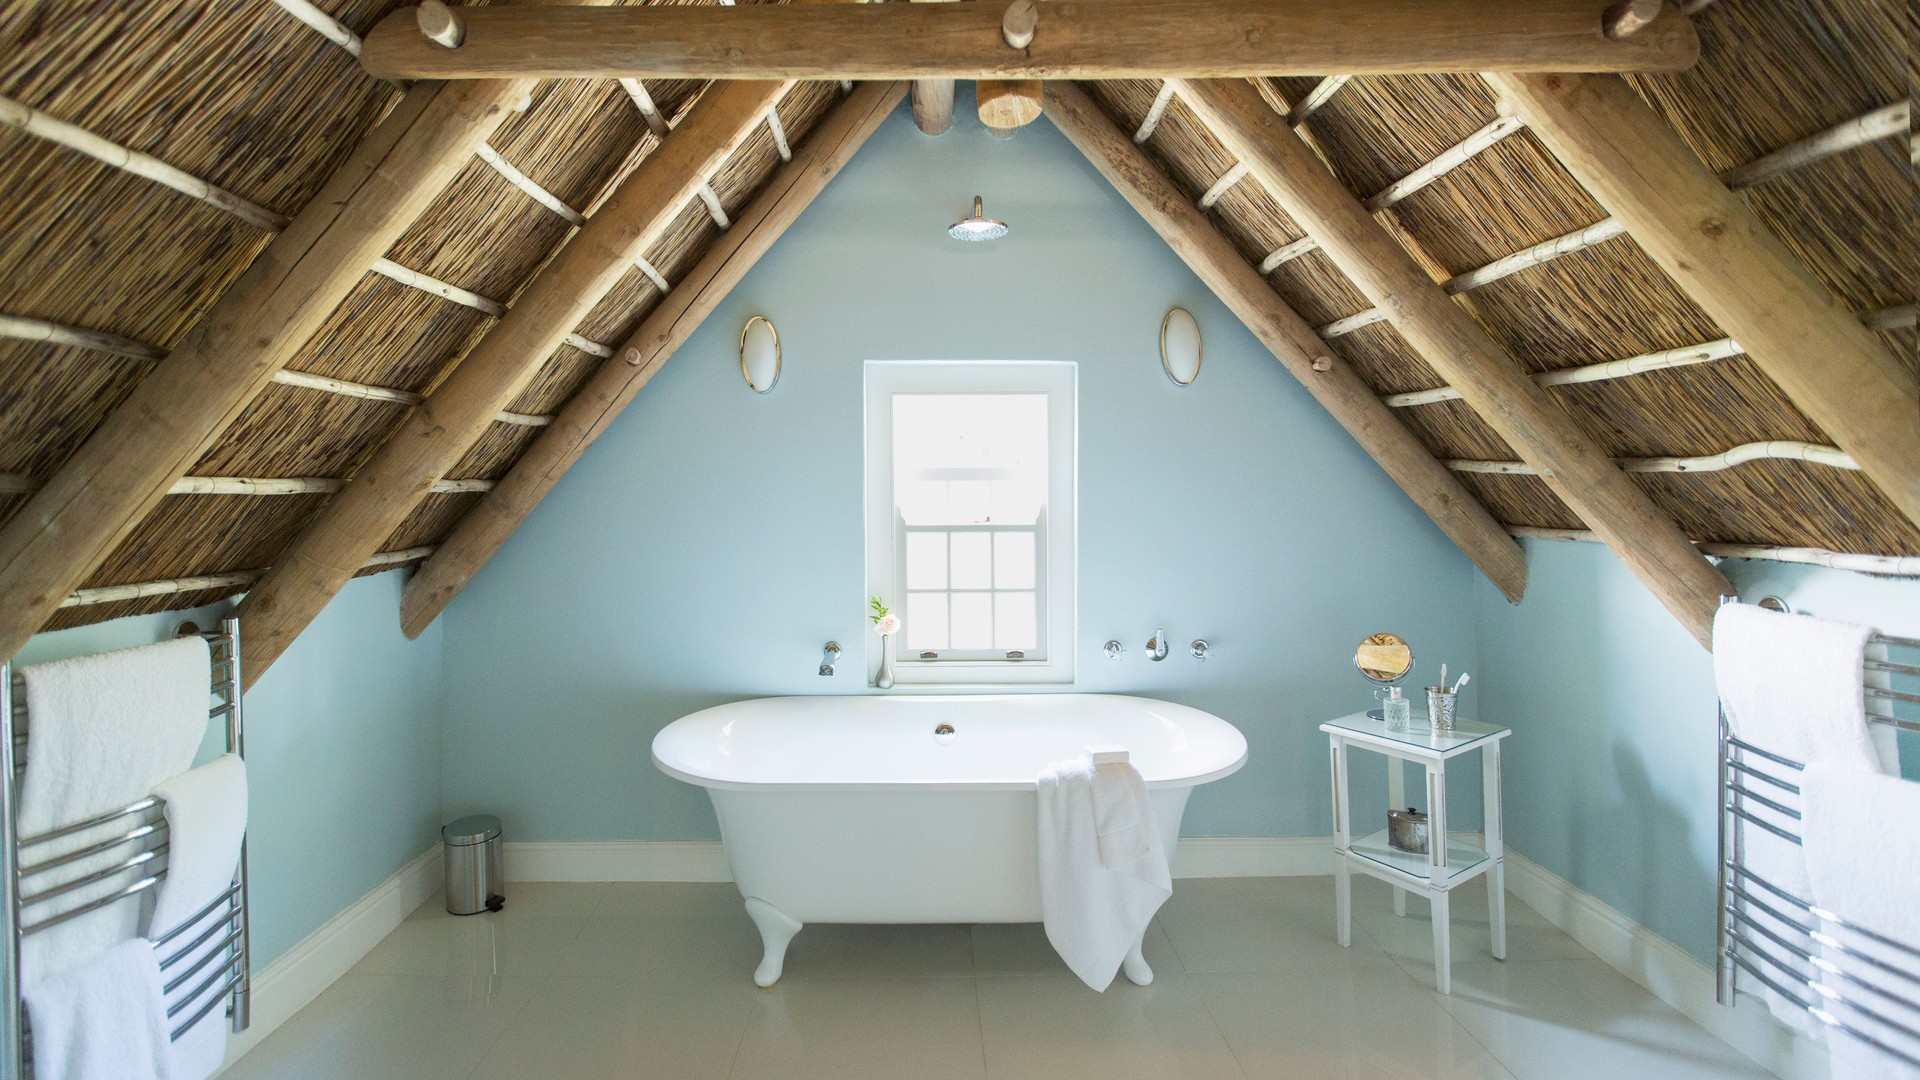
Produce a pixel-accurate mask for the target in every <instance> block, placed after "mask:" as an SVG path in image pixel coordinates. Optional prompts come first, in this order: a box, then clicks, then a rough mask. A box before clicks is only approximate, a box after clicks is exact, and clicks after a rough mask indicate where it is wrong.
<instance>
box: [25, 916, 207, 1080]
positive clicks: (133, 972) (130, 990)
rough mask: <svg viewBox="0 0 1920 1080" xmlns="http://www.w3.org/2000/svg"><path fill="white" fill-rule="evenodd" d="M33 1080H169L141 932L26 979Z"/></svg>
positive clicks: (162, 1025)
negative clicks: (46, 973)
mask: <svg viewBox="0 0 1920 1080" xmlns="http://www.w3.org/2000/svg"><path fill="white" fill-rule="evenodd" d="M22 996H23V997H24V998H25V999H26V1003H27V1019H28V1022H29V1023H31V1024H32V1025H33V1070H34V1076H35V1078H36V1080H172V1077H173V1073H172V1065H171V1053H172V1051H171V1048H170V1047H169V1046H168V1040H167V1023H166V1010H165V1008H164V1006H162V1004H161V999H160V965H159V961H158V960H156V959H155V958H154V955H153V947H152V946H151V945H149V944H148V943H147V942H146V941H145V940H143V939H141V938H133V939H130V940H128V941H123V942H121V943H120V944H118V945H114V946H110V947H108V948H107V949H106V950H104V951H102V952H98V953H95V954H94V955H93V956H91V957H89V958H87V959H85V960H82V961H80V962H78V963H76V964H73V965H70V966H69V967H67V968H66V969H65V970H63V971H60V972H57V973H55V974H53V975H49V976H47V977H46V978H43V979H40V980H38V981H37V982H34V983H32V984H31V985H29V986H28V987H27V988H26V990H25V992H24V993H23V994H22Z"/></svg>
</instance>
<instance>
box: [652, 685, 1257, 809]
mask: <svg viewBox="0 0 1920 1080" xmlns="http://www.w3.org/2000/svg"><path fill="white" fill-rule="evenodd" d="M824 696H842V695H824ZM847 696H872V695H847ZM993 696H1015V697H1043V696H1048V695H1044V694H1032V695H1029V694H1012V695H993ZM1063 696H1064V695H1063ZM1076 696H1081V697H1100V698H1107V699H1111V700H1118V701H1140V702H1144V703H1147V704H1151V705H1177V706H1179V707H1180V708H1183V709H1188V710H1191V711H1193V712H1196V713H1199V714H1201V715H1202V716H1205V717H1207V718H1209V719H1211V720H1216V721H1218V722H1219V723H1221V724H1224V725H1226V727H1227V729H1228V730H1229V731H1231V732H1232V733H1233V735H1234V737H1235V738H1236V739H1238V740H1239V753H1238V754H1237V755H1236V756H1235V757H1234V759H1233V760H1232V761H1230V762H1228V763H1227V764H1225V765H1221V766H1219V767H1216V768H1213V769H1209V770H1207V771H1205V772H1199V773H1188V774H1183V775H1180V776H1172V777H1160V778H1155V779H1152V780H1147V781H1145V786H1146V788H1147V790H1149V791H1157V790H1160V789H1164V788H1191V787H1198V786H1200V785H1201V784H1208V783H1212V782H1213V781H1215V780H1221V779H1225V778H1226V777H1229V776H1232V775H1233V774H1234V773H1236V772H1239V771H1240V770H1241V769H1242V768H1244V767H1245V766H1246V764H1247V756H1248V751H1247V737H1246V733H1245V732H1242V731H1241V730H1240V729H1239V727H1237V726H1236V725H1235V724H1234V723H1233V722H1232V721H1230V720H1227V719H1225V718H1224V717H1220V716H1217V715H1215V714H1213V713H1210V712H1207V711H1206V710H1204V709H1199V708H1195V707H1194V706H1191V705H1184V704H1181V703H1180V702H1177V701H1161V700H1159V699H1157V698H1147V697H1141V696H1139V695H1137V694H1079V695H1076ZM794 697H795V696H794V695H788V696H785V697H772V698H743V699H742V700H743V701H783V700H789V699H792V698H794ZM973 697H975V695H950V696H948V695H943V696H942V697H941V698H940V700H962V699H966V698H973ZM800 699H802V700H804V699H805V697H804V696H803V697H801V698H800ZM907 700H915V701H927V700H933V699H932V698H930V697H926V696H918V695H912V696H909V697H908V698H907ZM728 704H737V703H733V702H730V703H728ZM720 707H721V706H712V707H711V708H720ZM707 711H709V710H707V709H701V710H698V711H696V712H692V713H688V714H687V716H698V715H700V713H703V712H707ZM686 718H687V717H684V716H683V717H680V718H678V719H676V720H675V721H673V723H679V722H680V720H684V719H686ZM672 726H673V725H672V724H669V725H667V727H672ZM666 730H667V728H662V729H661V730H660V732H657V733H656V734H655V735H654V740H653V742H652V744H650V746H649V748H648V749H649V756H650V757H652V759H653V765H654V768H656V769H659V770H660V771H661V772H663V773H665V774H666V775H668V776H671V777H673V778H674V779H676V780H680V781H683V782H685V783H688V784H692V785H694V786H696V787H703V788H708V789H710V790H717V791H753V792H769V793H772V792H789V793H798V792H818V793H826V792H835V791H933V790H938V791H952V792H962V791H967V792H973V791H1032V790H1034V788H1035V786H1036V784H1037V783H1038V781H1039V776H1038V774H1037V773H1036V774H1035V776H1034V778H1033V779H1031V780H1028V779H1012V780H1006V779H993V780H985V779H974V780H968V779H929V780H899V781H887V780H879V781H873V780H861V781H847V780H816V781H806V780H799V781H773V782H768V781H754V780H725V779H720V778H718V777H711V776H704V775H701V774H698V773H692V772H688V771H686V770H685V769H681V768H678V767H676V766H674V765H670V764H668V763H667V762H665V761H662V760H661V758H660V753H659V740H660V737H661V735H663V734H665V732H666Z"/></svg>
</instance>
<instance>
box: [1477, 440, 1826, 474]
mask: <svg viewBox="0 0 1920 1080" xmlns="http://www.w3.org/2000/svg"><path fill="white" fill-rule="evenodd" d="M1614 461H1615V463H1616V464H1618V465H1619V466H1620V468H1621V469H1622V470H1624V471H1626V472H1644V473H1654V472H1670V473H1693V472H1719V471H1721V470H1723V469H1731V468H1733V467H1734V466H1735V465H1744V464H1746V463H1747V462H1749V461H1809V462H1812V463H1814V464H1816V465H1826V466H1829V467H1831V468H1835V469H1858V468H1860V465H1859V463H1858V462H1856V461H1854V460H1853V458H1852V456H1851V455H1849V454H1847V453H1846V452H1844V451H1842V450H1841V449H1840V448H1839V447H1835V446H1821V445H1819V444H1817V443H1807V442H1793V441H1790V440H1786V439H1773V440H1769V441H1766V442H1750V443H1742V444H1741V445H1739V446H1735V447H1732V448H1731V449H1727V450H1722V451H1721V452H1719V453H1717V454H1704V455H1702V456H1700V457H1648V458H1615V459H1614ZM1447 468H1449V469H1451V470H1453V471H1454V472H1461V473H1492V474H1500V475H1506V476H1537V475H1539V474H1538V472H1537V471H1536V470H1535V469H1534V467H1533V466H1532V465H1529V464H1527V463H1526V462H1524V461H1467V460H1461V459H1457V458H1456V459H1454V460H1451V461H1448V462H1447Z"/></svg>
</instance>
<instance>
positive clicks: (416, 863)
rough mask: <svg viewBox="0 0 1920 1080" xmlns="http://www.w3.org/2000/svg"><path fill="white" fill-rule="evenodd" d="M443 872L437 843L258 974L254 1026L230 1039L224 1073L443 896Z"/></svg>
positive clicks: (256, 977)
mask: <svg viewBox="0 0 1920 1080" xmlns="http://www.w3.org/2000/svg"><path fill="white" fill-rule="evenodd" d="M443 873H444V864H443V863H442V860H441V855H440V845H438V844H435V845H434V846H433V847H431V848H429V849H428V850H426V851H424V852H421V853H420V855H419V856H418V857H417V858H415V859H413V860H412V861H410V862H408V863H407V864H406V865H405V866H403V867H401V868H400V869H399V870H397V871H395V872H394V874H393V876H392V877H389V878H388V879H387V880H385V881H383V882H381V883H380V884H378V885H376V886H374V888H373V891H372V892H369V893H367V895H365V896H363V897H361V898H360V899H359V900H357V901H355V902H354V904H353V906H352V907H349V908H347V909H346V910H345V911H342V912H341V913H340V914H338V915H335V916H334V917H333V918H331V919H328V920H327V921H326V923H325V924H324V925H322V926H321V927H320V929H318V930H315V931H314V932H313V933H311V934H308V935H307V936H306V937H305V938H302V939H301V941H300V944H298V945H295V946H294V947H293V948H292V949H289V950H288V951H287V953H286V954H285V955H284V956H281V957H280V958H279V959H277V960H275V961H274V962H273V963H271V964H268V965H267V966H266V967H265V968H262V969H259V970H257V971H255V972H254V975H253V1016H252V1021H253V1022H252V1024H251V1025H250V1026H249V1027H248V1028H247V1030H246V1032H245V1033H244V1034H240V1035H235V1036H233V1037H232V1038H231V1039H229V1040H228V1041H227V1062H226V1066H223V1070H224V1068H226V1067H230V1066H232V1065H233V1063H234V1062H236V1061H238V1060H240V1057H241V1055H243V1054H245V1053H246V1052H247V1051H249V1050H251V1049H253V1048H254V1047H255V1046H258V1045H259V1044H260V1040H262V1039H264V1038H266V1037H267V1036H268V1035H271V1034H273V1031H274V1029H275V1028H277V1027H279V1026H280V1025H281V1024H284V1023H286V1022H287V1021H288V1020H289V1019H292V1017H293V1014H294V1013H297V1012H299V1011H300V1010H301V1009H304V1008H306V1007H307V1005H309V1004H310V1003H312V1001H313V999H314V998H317V997H319V996H320V993H321V991H323V990H325V989H326V988H327V987H329V986H332V985H333V984H334V982H335V981H336V980H338V979H339V978H340V976H342V975H345V974H346V973H347V972H348V971H349V970H351V969H352V968H353V965H355V964H357V963H359V962H360V958H361V957H363V956H365V955H367V953H368V952H370V951H371V950H372V949H373V947H374V946H375V945H378V944H379V943H380V939H381V938H384V937H386V936H387V935H388V934H390V933H392V932H393V929H394V927H397V926H399V925H400V922H401V920H403V919H405V918H406V917H407V916H408V915H410V914H412V912H413V909H415V908H417V907H419V906H420V905H421V904H423V903H425V902H426V900H427V898H428V897H431V896H435V895H438V894H439V892H440V890H441V886H442V883H443V878H442V874H443ZM216 1075H217V1074H216Z"/></svg>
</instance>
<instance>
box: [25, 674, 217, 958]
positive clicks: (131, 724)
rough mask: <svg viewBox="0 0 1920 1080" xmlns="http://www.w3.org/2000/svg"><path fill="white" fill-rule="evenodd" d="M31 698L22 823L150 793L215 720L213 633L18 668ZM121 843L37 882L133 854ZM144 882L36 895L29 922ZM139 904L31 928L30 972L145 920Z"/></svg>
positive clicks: (55, 849) (60, 849) (28, 830)
mask: <svg viewBox="0 0 1920 1080" xmlns="http://www.w3.org/2000/svg"><path fill="white" fill-rule="evenodd" d="M20 674H21V677H22V679H23V680H24V682H25V684H26V698H27V768H26V774H25V776H24V778H23V779H22V781H21V784H20V825H19V828H20V833H21V835H22V836H32V835H35V834H38V833H43V832H47V831H49V830H51V829H54V828H56V827H58V826H61V825H66V824H71V823H73V822H76V821H81V820H84V819H86V818H89V817H93V816H95V815H97V814H101V813H105V812H106V811H109V810H115V809H118V808H119V807H122V806H125V805H127V804H128V803H131V802H134V801H135V800H138V799H141V798H143V797H145V796H146V795H147V794H148V793H149V792H151V791H152V790H153V786H154V785H155V784H157V783H159V782H160V781H162V780H164V779H166V778H167V777H170V776H174V775H177V774H179V773H182V772H185V771H186V770H187V768H188V767H189V766H191V765H192V764H193V757H194V753H195V752H196V751H197V750H198V749H199V747H200V742H201V739H202V737H203V736H204V735H205V733H206V729H207V705H208V654H207V643H206V642H205V641H204V640H202V639H200V638H198V637H189V638H180V639H177V640H174V641H168V642H162V643H161V644H158V645H146V646H142V647H140V648H137V649H123V650H121V651H119V652H110V653H102V654H100V655H97V656H84V657H79V658H76V659H72V660H61V661H58V662H55V663H51V664H40V665H36V666H33V667H26V668H22V669H20ZM128 825H129V823H128V821H127V820H125V819H122V820H120V821H116V822H111V823H109V824H107V825H103V826H99V827H97V828H95V829H93V830H89V831H87V832H82V833H78V834H75V835H73V836H68V837H63V838H61V839H60V840H57V841H50V842H48V843H45V844H38V845H35V846H34V847H32V848H28V849H25V850H23V851H22V853H21V858H22V862H23V864H27V865H31V864H33V863H38V862H43V861H45V860H46V859H48V858H50V857H52V856H54V855H59V854H65V853H67V852H71V851H75V850H78V849H80V848H82V847H86V846H89V845H91V844H94V843H98V842H100V841H102V840H106V839H111V838H112V837H114V836H117V835H121V834H123V833H125V832H126V830H127V828H128ZM125 858H126V854H125V852H124V851H121V852H118V853H108V855H107V856H105V857H104V858H103V857H100V856H95V857H92V858H89V859H83V860H80V861H78V862H75V863H72V864H69V865H67V866H63V867H60V868H59V869H57V870H52V871H48V872H46V873H44V874H40V875H36V876H35V877H34V878H33V879H31V881H30V882H29V888H30V889H31V890H32V891H36V892H37V891H39V890H41V889H44V888H45V887H47V886H49V885H53V884H57V883H60V882H63V881H71V880H73V879H75V878H79V877H82V876H85V875H86V874H88V873H91V872H93V871H96V870H100V869H103V868H105V867H107V866H111V865H113V863H114V862H115V861H117V860H124V859H125ZM136 880H138V873H137V872H129V873H125V874H120V875H116V876H114V877H112V878H109V879H107V880H105V881H101V882H98V883H96V884H94V885H91V886H88V887H86V888H83V889H80V890H77V891H75V892H73V893H69V894H67V895H65V896H61V897H57V898H54V899H51V900H49V901H47V902H45V903H43V904H36V905H33V906H31V907H29V908H28V909H27V913H26V918H27V920H28V921H30V922H31V921H37V920H39V919H42V918H45V917H46V916H48V915H50V914H53V913H55V912H57V911H63V910H71V909H72V908H74V907H77V906H79V905H80V904H82V903H85V902H87V901H88V900H91V899H94V898H97V897H100V896H104V895H106V894H108V893H110V892H113V891H114V890H116V889H119V888H122V887H124V886H125V885H127V884H129V883H131V882H133V881H136ZM139 918H140V905H139V904H138V903H136V902H131V901H129V902H124V903H117V904H112V905H109V906H108V907H106V908H103V909H101V910H98V911H95V912H93V913H91V914H89V915H86V916H82V917H81V918H78V919H74V920H72V921H69V922H66V923H63V924H61V925H60V926H57V927H53V928H50V929H48V930H45V931H42V932H40V933H36V934H32V935H30V936H28V937H27V938H26V939H25V940H24V941H23V942H22V945H21V965H22V972H23V975H24V977H25V978H26V979H28V980H30V981H31V980H37V979H41V978H44V977H46V976H50V975H53V974H56V973H58V972H59V971H61V970H62V969H64V968H66V967H68V966H69V965H71V964H74V963H77V962H79V961H81V960H84V959H86V958H88V957H90V956H92V955H94V954H95V953H97V952H99V951H100V950H101V949H103V948H106V947H107V946H109V945H112V944H114V943H115V942H119V941H124V940H126V939H128V938H130V937H132V936H133V935H134V934H135V933H137V932H138V929H139Z"/></svg>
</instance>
